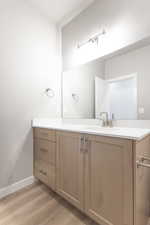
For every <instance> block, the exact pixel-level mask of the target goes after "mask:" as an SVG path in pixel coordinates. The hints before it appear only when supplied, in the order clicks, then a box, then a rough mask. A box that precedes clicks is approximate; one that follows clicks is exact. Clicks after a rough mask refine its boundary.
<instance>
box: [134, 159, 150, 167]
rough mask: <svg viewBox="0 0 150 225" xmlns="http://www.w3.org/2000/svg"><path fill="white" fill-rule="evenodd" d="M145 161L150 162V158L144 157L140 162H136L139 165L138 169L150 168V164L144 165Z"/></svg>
mask: <svg viewBox="0 0 150 225" xmlns="http://www.w3.org/2000/svg"><path fill="white" fill-rule="evenodd" d="M144 161H149V162H150V158H147V157H142V158H141V159H140V160H138V161H137V162H136V163H137V168H139V167H140V166H142V167H146V168H150V164H149V163H144Z"/></svg>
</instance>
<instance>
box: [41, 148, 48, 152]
mask: <svg viewBox="0 0 150 225" xmlns="http://www.w3.org/2000/svg"><path fill="white" fill-rule="evenodd" d="M40 151H41V152H48V150H47V149H44V148H40Z"/></svg>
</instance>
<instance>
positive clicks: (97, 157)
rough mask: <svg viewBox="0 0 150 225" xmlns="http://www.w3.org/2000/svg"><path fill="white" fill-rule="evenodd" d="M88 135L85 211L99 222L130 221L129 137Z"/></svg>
mask: <svg viewBox="0 0 150 225" xmlns="http://www.w3.org/2000/svg"><path fill="white" fill-rule="evenodd" d="M87 139H88V142H89V144H88V147H87V150H86V154H85V156H86V162H85V165H86V168H85V210H86V213H87V214H88V215H89V216H91V217H92V218H93V219H94V220H95V221H97V222H98V223H100V224H102V225H133V191H132V190H133V182H132V181H133V174H132V141H129V140H122V139H119V138H105V137H99V136H94V135H93V136H92V135H90V136H88V137H87Z"/></svg>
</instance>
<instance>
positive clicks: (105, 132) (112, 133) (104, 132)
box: [32, 119, 150, 141]
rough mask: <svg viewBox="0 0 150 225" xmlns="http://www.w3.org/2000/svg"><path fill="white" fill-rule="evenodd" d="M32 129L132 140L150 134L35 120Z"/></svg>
mask: <svg viewBox="0 0 150 225" xmlns="http://www.w3.org/2000/svg"><path fill="white" fill-rule="evenodd" d="M32 127H39V128H47V129H55V130H63V131H72V132H79V133H83V134H94V135H100V136H109V137H118V138H124V139H131V140H137V141H139V140H141V139H143V138H144V137H146V136H147V135H149V134H150V129H141V128H128V127H112V128H109V127H101V126H100V125H91V124H74V123H72V124H71V123H69V124H68V123H64V122H62V121H61V120H59V119H58V120H51V119H50V120H45V119H34V120H33V121H32Z"/></svg>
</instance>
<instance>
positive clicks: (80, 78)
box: [63, 45, 150, 120]
mask: <svg viewBox="0 0 150 225" xmlns="http://www.w3.org/2000/svg"><path fill="white" fill-rule="evenodd" d="M148 55H149V56H150V45H147V46H144V47H142V48H138V49H135V50H132V51H128V52H126V53H123V54H120V55H116V56H113V57H111V58H108V59H105V60H104V59H101V58H100V59H96V60H93V61H91V62H88V63H86V64H84V65H80V66H76V67H74V68H72V69H70V70H68V71H64V72H63V117H65V118H99V117H100V113H101V112H110V113H113V114H114V117H115V119H117V120H134V119H135V120H136V119H144V120H149V119H150V102H149V96H150V88H149V84H150V63H149V57H148Z"/></svg>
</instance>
